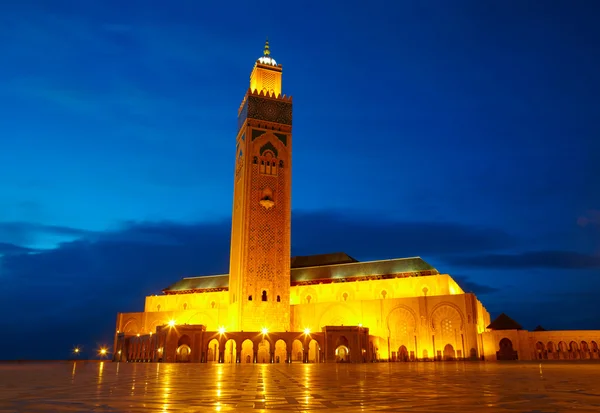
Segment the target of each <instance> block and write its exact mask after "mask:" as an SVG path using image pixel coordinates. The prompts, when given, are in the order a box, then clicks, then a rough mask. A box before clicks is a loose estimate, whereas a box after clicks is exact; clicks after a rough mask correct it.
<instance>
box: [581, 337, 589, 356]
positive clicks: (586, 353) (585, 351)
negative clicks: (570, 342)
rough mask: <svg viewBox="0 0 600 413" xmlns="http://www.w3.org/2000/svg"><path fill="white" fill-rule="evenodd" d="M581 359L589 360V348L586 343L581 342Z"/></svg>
mask: <svg viewBox="0 0 600 413" xmlns="http://www.w3.org/2000/svg"><path fill="white" fill-rule="evenodd" d="M581 358H583V359H589V358H590V346H589V345H588V343H587V341H582V342H581Z"/></svg>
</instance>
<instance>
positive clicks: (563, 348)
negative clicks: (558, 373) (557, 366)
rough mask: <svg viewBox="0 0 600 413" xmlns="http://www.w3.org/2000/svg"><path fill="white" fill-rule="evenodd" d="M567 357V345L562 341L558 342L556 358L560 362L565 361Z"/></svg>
mask: <svg viewBox="0 0 600 413" xmlns="http://www.w3.org/2000/svg"><path fill="white" fill-rule="evenodd" d="M568 356H569V349H568V347H567V343H565V342H564V341H559V342H558V358H559V359H561V360H564V359H566V358H567V357H568Z"/></svg>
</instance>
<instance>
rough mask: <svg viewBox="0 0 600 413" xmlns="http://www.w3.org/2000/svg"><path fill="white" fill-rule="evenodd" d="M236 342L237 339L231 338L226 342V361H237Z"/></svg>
mask: <svg viewBox="0 0 600 413" xmlns="http://www.w3.org/2000/svg"><path fill="white" fill-rule="evenodd" d="M236 347H237V346H236V343H235V340H233V339H229V340H227V342H226V343H225V363H235V362H236V360H235V358H236V354H237V353H236Z"/></svg>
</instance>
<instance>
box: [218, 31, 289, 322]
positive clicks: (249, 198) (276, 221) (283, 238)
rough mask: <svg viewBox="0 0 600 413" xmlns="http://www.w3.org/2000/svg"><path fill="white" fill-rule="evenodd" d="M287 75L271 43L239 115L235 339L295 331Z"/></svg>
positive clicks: (232, 291) (232, 292)
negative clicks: (245, 333)
mask: <svg viewBox="0 0 600 413" xmlns="http://www.w3.org/2000/svg"><path fill="white" fill-rule="evenodd" d="M281 72H282V66H281V65H278V64H277V63H276V62H275V59H273V57H271V51H270V49H269V41H268V40H267V42H266V44H265V49H264V53H263V56H261V57H260V58H258V60H257V61H256V63H255V64H254V68H253V69H252V73H251V74H250V88H249V89H248V91H247V92H246V95H245V96H244V99H243V100H242V104H241V105H240V109H239V111H238V133H237V139H236V150H235V153H236V155H235V156H236V161H235V178H234V186H233V214H232V225H231V255H230V265H229V301H230V305H229V325H228V326H227V329H228V330H229V331H242V330H243V331H261V329H263V328H267V329H268V330H269V331H288V330H289V326H290V250H291V239H290V230H291V179H292V173H291V172H292V99H291V97H286V96H285V95H283V96H282V95H281Z"/></svg>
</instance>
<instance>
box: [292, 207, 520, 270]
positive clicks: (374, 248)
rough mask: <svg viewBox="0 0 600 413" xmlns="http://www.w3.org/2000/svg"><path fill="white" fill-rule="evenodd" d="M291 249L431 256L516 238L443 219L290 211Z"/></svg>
mask: <svg viewBox="0 0 600 413" xmlns="http://www.w3.org/2000/svg"><path fill="white" fill-rule="evenodd" d="M292 219H293V225H292V241H293V245H292V252H293V253H294V254H298V255H303V254H317V253H322V252H324V251H325V252H329V251H339V250H343V251H345V252H347V253H349V254H350V255H356V256H357V257H360V258H362V259H375V258H384V257H408V256H416V255H420V256H431V255H443V254H455V253H462V252H465V251H469V252H486V251H494V250H502V249H507V248H513V247H515V246H518V245H519V242H520V240H519V239H517V238H516V237H513V236H512V235H510V234H508V233H506V232H504V231H502V230H499V229H494V228H484V227H473V226H468V225H462V224H456V223H447V222H403V221H398V220H390V219H386V218H385V217H374V216H373V215H354V214H351V213H340V212H339V211H325V212H319V213H303V212H295V213H294V215H293V218H292Z"/></svg>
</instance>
